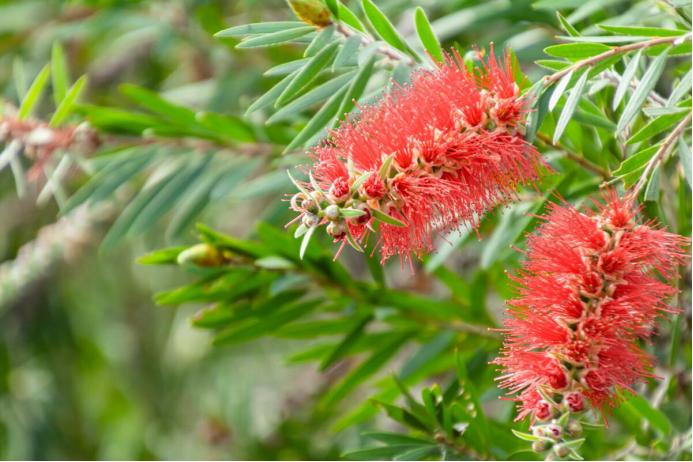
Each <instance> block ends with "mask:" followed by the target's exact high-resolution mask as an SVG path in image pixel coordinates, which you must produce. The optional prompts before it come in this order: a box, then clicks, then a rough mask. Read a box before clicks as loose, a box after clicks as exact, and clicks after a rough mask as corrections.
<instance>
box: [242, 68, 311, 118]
mask: <svg viewBox="0 0 693 462" xmlns="http://www.w3.org/2000/svg"><path fill="white" fill-rule="evenodd" d="M299 72H300V70H296V71H294V72H292V73H291V74H289V75H287V76H286V77H284V78H283V79H282V80H280V81H279V82H277V83H276V84H275V85H274V86H273V87H272V88H270V89H269V90H268V91H267V92H266V93H265V94H264V95H262V96H260V97H259V98H258V99H256V100H255V101H254V102H253V104H251V105H250V107H249V108H248V109H247V110H246V111H245V114H246V115H248V114H250V113H253V112H255V111H257V110H259V109H263V108H266V107H267V106H271V105H272V104H274V102H275V101H276V99H277V98H279V95H281V94H282V92H283V91H284V90H285V89H286V87H288V86H289V84H290V83H291V81H292V80H293V79H294V78H295V77H296V76H297V75H298V73H299Z"/></svg>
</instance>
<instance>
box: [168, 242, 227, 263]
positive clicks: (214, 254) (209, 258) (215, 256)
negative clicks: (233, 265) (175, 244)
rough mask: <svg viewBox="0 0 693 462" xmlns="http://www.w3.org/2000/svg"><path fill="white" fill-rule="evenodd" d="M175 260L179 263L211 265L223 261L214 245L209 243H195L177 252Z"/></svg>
mask: <svg viewBox="0 0 693 462" xmlns="http://www.w3.org/2000/svg"><path fill="white" fill-rule="evenodd" d="M176 261H177V262H178V264H179V265H186V264H193V265H197V266H205V267H213V266H220V265H222V264H223V263H224V257H223V255H222V254H221V252H220V251H219V249H217V248H216V247H214V246H212V245H209V244H196V245H194V246H192V247H189V248H187V249H185V250H184V251H182V252H181V253H179V254H178V257H177V258H176Z"/></svg>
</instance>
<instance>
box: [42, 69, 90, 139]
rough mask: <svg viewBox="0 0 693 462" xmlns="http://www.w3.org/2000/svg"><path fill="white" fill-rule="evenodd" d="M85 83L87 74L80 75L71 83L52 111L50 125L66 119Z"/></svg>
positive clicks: (56, 124)
mask: <svg viewBox="0 0 693 462" xmlns="http://www.w3.org/2000/svg"><path fill="white" fill-rule="evenodd" d="M86 84H87V76H86V75H83V76H82V77H80V78H79V79H77V81H76V82H75V84H74V85H72V87H71V88H70V90H69V91H68V92H67V93H66V94H64V96H63V98H61V100H60V104H58V107H57V109H56V110H55V112H54V113H53V117H51V120H50V126H51V127H57V126H59V125H60V124H61V123H63V122H64V121H65V119H67V117H68V116H69V115H70V113H71V112H72V109H73V108H74V104H75V101H77V98H79V95H80V93H81V92H82V88H84V86H85V85H86Z"/></svg>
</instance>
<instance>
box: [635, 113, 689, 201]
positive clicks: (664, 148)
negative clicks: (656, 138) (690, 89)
mask: <svg viewBox="0 0 693 462" xmlns="http://www.w3.org/2000/svg"><path fill="white" fill-rule="evenodd" d="M692 117H693V113H691V112H689V113H688V115H687V116H686V117H685V118H684V119H683V120H682V121H681V122H679V124H678V125H677V126H676V128H674V130H673V131H672V132H671V133H669V134H668V135H667V137H666V138H664V141H663V142H662V145H661V146H660V147H659V149H658V150H657V152H656V153H655V155H654V156H652V159H650V160H649V162H648V163H647V165H646V166H645V170H644V171H643V172H642V175H641V176H640V179H639V180H638V182H637V183H636V184H635V186H634V187H633V189H632V190H631V192H630V194H631V195H632V197H634V198H635V197H638V194H639V193H640V190H641V189H642V188H643V186H645V183H647V177H648V176H650V173H652V171H653V170H654V169H655V168H656V167H657V165H658V164H659V163H660V162H661V161H662V160H663V159H664V156H666V155H667V153H668V152H669V150H670V149H671V147H672V146H673V145H674V143H675V142H676V140H678V139H679V137H680V136H681V135H682V134H683V131H684V130H685V129H686V127H687V126H688V124H689V123H690V122H691V118H692Z"/></svg>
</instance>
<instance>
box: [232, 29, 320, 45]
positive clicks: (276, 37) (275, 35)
mask: <svg viewBox="0 0 693 462" xmlns="http://www.w3.org/2000/svg"><path fill="white" fill-rule="evenodd" d="M314 30H315V28H314V27H313V26H305V27H295V28H292V29H287V30H281V31H279V32H272V33H270V34H264V35H259V36H253V37H251V38H248V39H245V40H243V41H242V42H241V43H239V44H238V45H236V48H259V47H270V46H275V45H281V44H283V43H286V42H291V41H292V40H296V39H297V38H299V37H303V36H304V35H306V34H309V33H311V32H313V31H314Z"/></svg>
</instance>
